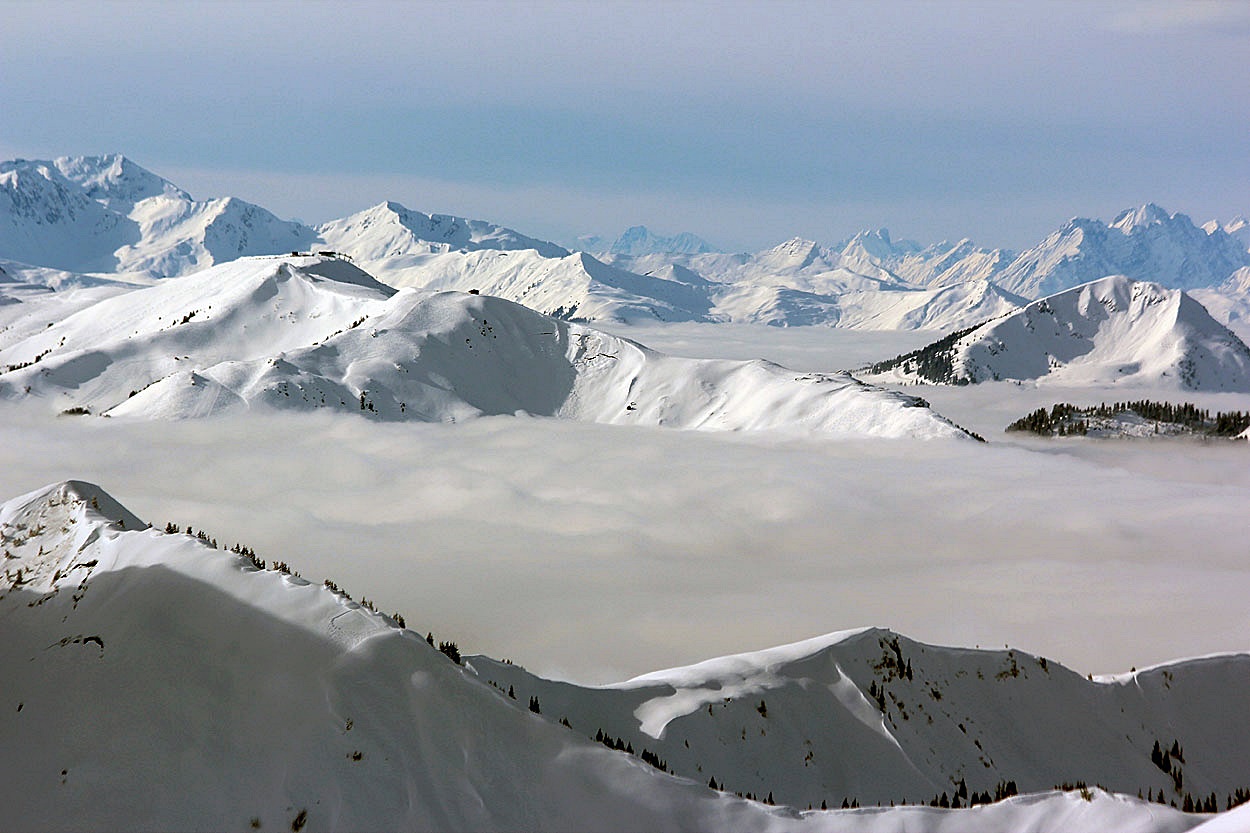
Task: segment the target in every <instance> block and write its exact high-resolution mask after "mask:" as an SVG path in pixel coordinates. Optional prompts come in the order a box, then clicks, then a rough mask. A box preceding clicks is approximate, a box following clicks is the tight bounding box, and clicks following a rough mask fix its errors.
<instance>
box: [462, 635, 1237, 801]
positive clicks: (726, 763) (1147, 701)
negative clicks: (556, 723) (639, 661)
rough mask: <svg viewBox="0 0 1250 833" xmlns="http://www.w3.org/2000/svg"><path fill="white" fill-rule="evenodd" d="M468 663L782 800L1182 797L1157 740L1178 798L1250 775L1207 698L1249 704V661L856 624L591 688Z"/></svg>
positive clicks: (724, 780) (713, 774) (588, 728)
mask: <svg viewBox="0 0 1250 833" xmlns="http://www.w3.org/2000/svg"><path fill="white" fill-rule="evenodd" d="M467 662H468V665H469V666H470V667H471V668H473V669H474V670H475V671H476V673H478V674H479V676H481V677H482V678H483V679H486V680H488V681H490V682H493V683H494V684H495V685H497V686H499V687H500V688H501V689H503V690H509V689H512V690H514V691H515V694H516V696H517V698H518V699H519V700H521V701H523V702H528V700H529V698H530V697H537V698H538V700H539V702H540V704H541V707H542V709H543V713H544V714H548V715H552V716H561V717H567V719H568V720H569V721H570V722H571V724H572V725H573V726H574V727H575V728H577V729H579V730H581V731H582V732H583V733H585V734H587V735H588V736H591V737H594V736H595V735H596V733H597V732H598V731H599V730H603V731H605V732H607V733H608V734H610V735H611V736H612V737H614V738H616V737H620V738H623V739H625V740H626V741H627V742H628V743H629V744H630V745H632V747H633V748H634V750H635V751H637V752H641V751H642V750H643V749H644V748H645V749H647V750H649V751H651V752H654V753H656V754H657V755H658V756H659V757H660V758H661V759H662V760H664V761H665V762H666V763H667V765H668V766H669V768H670V769H671V770H672V771H674V772H676V773H678V774H681V775H686V776H687V777H690V778H700V777H702V778H709V777H710V778H715V779H716V781H717V783H718V784H722V785H724V787H725V788H726V789H728V790H730V791H737V792H744V793H746V792H750V793H755V794H757V795H761V796H762V795H765V794H767V793H772V794H773V795H774V797H775V798H776V799H777V800H778V801H782V802H785V803H788V804H791V805H795V806H806V805H807V804H808V803H812V804H814V805H816V806H819V804H820V802H821V801H822V800H825V801H828V802H829V805H830V806H836V805H840V804H841V801H842V799H843V798H858V799H859V801H860V802H861V803H862V802H868V801H870V802H873V803H880V804H886V803H889V802H891V801H894V802H900V801H902V800H903V799H908V800H909V801H917V800H921V801H928V800H929V799H931V798H933V797H936V796H937V795H939V794H940V793H942V792H947V793H948V794H951V795H953V794H954V789H955V786H956V785H957V784H959V782H960V781H961V780H964V781H965V783H966V786H967V789H968V790H972V791H978V792H979V791H988V792H990V793H991V794H992V793H993V792H994V789H995V786H996V785H997V784H999V783H1001V782H1006V781H1008V780H1011V781H1015V782H1016V783H1017V785H1018V786H1019V788H1020V789H1021V790H1022V791H1029V792H1036V791H1041V790H1045V789H1048V788H1050V787H1052V786H1054V785H1057V784H1061V783H1063V782H1068V783H1074V782H1078V781H1081V782H1086V783H1088V784H1090V785H1091V786H1092V785H1094V784H1099V785H1102V786H1104V787H1106V788H1109V789H1112V790H1115V791H1118V792H1124V793H1130V794H1136V792H1137V791H1138V790H1141V792H1142V793H1143V794H1145V793H1146V792H1147V790H1149V791H1151V792H1153V793H1155V794H1158V793H1159V792H1160V791H1163V792H1164V794H1165V795H1166V797H1167V798H1168V799H1169V800H1172V799H1175V800H1177V802H1178V804H1179V803H1181V801H1182V799H1183V795H1184V793H1183V792H1178V791H1177V790H1176V787H1175V784H1174V782H1173V780H1172V778H1171V777H1170V776H1169V775H1168V774H1166V773H1164V772H1163V771H1161V770H1160V768H1159V767H1158V766H1156V765H1155V764H1154V763H1152V761H1151V750H1152V748H1153V746H1154V744H1155V743H1156V742H1158V743H1159V744H1160V745H1161V746H1163V747H1165V748H1167V747H1170V746H1171V744H1172V742H1173V741H1174V740H1178V741H1179V743H1180V744H1181V746H1182V747H1183V750H1182V751H1183V755H1184V763H1183V766H1182V764H1181V763H1180V762H1178V763H1177V766H1178V767H1182V768H1183V770H1184V774H1183V779H1184V780H1183V784H1184V790H1186V791H1189V792H1191V793H1193V794H1195V795H1202V796H1206V795H1208V794H1209V793H1210V792H1215V793H1217V795H1218V796H1219V800H1220V806H1221V807H1223V806H1224V804H1223V802H1224V800H1225V798H1226V796H1227V795H1228V794H1230V793H1232V792H1233V791H1234V790H1235V789H1238V788H1240V787H1241V786H1242V782H1243V781H1244V780H1245V777H1246V773H1247V772H1248V771H1250V753H1248V752H1247V750H1250V731H1247V730H1246V729H1245V728H1244V727H1242V726H1241V725H1240V724H1239V723H1238V721H1236V719H1234V718H1231V716H1230V713H1229V712H1228V711H1227V710H1224V709H1222V708H1220V707H1219V706H1218V705H1217V703H1218V701H1219V700H1221V699H1222V698H1224V697H1229V698H1233V699H1236V698H1240V697H1244V696H1246V694H1247V680H1250V655H1248V654H1228V655H1218V656H1210V657H1203V658H1198V659H1192V660H1184V661H1179V662H1172V663H1166V664H1161V665H1158V666H1155V667H1152V668H1149V669H1143V670H1141V671H1137V672H1134V673H1131V674H1123V675H1118V676H1115V677H1106V678H1097V679H1086V678H1085V677H1082V676H1081V675H1079V674H1076V673H1074V672H1072V671H1071V670H1069V669H1067V668H1065V667H1063V666H1062V665H1060V664H1058V663H1056V662H1053V661H1047V660H1046V659H1044V658H1040V657H1036V656H1033V655H1030V654H1027V653H1024V652H1022V651H1016V650H1011V649H1004V650H1001V651H987V650H970V649H964V648H944V647H938V646H934V645H926V644H923V643H920V642H915V641H913V640H910V639H908V638H907V637H905V636H900V635H898V634H895V633H892V632H890V631H888V630H884V629H880V628H864V629H858V630H851V631H842V632H838V633H833V634H828V635H825V636H821V637H816V638H813V639H808V640H805V641H802V642H798V643H794V644H792V645H786V646H781V647H778V648H772V649H768V650H764V651H756V652H752V653H745V654H737V655H732V656H727V657H722V658H719V659H714V660H708V661H705V662H701V663H698V664H696V665H692V666H689V667H685V668H675V669H669V670H666V671H658V672H654V673H650V674H645V675H643V676H640V677H636V678H634V679H632V680H629V681H627V682H623V683H619V684H616V685H610V686H603V687H597V688H591V687H584V686H577V685H574V684H571V683H564V682H552V681H549V680H544V679H541V678H539V677H536V676H534V675H532V674H529V673H528V672H526V671H525V670H524V668H522V667H520V666H517V665H510V664H506V663H497V662H495V661H492V660H487V659H485V658H480V657H472V658H470V659H469V660H468V661H467ZM908 669H909V672H908ZM877 688H879V689H880V691H881V695H880V698H881V702H883V703H884V707H883V706H882V705H880V703H879V702H878V701H877V700H875V699H874V694H873V692H874V690H875V689H877ZM776 762H784V763H783V764H781V765H778V764H777V763H776Z"/></svg>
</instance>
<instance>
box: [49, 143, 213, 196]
mask: <svg viewBox="0 0 1250 833" xmlns="http://www.w3.org/2000/svg"><path fill="white" fill-rule="evenodd" d="M52 164H53V165H54V166H55V167H56V169H57V171H59V172H60V174H61V176H63V177H65V178H66V179H68V180H69V181H70V182H73V183H74V184H75V185H78V186H79V187H80V188H82V189H83V190H84V191H85V192H86V194H87V196H88V197H90V198H91V199H93V200H99V201H100V202H103V203H104V204H105V205H106V206H107V207H109V208H114V209H118V210H128V209H129V207H133V205H134V204H135V203H137V202H139V201H140V200H145V199H148V198H149V197H160V196H165V197H170V198H173V199H179V200H190V199H191V196H190V195H189V194H188V193H187V192H186V191H183V190H182V189H181V188H179V187H177V186H176V185H174V184H173V183H172V182H170V181H169V180H167V179H165V178H164V177H162V176H158V175H157V174H154V173H152V172H151V171H149V170H148V169H147V168H144V167H142V166H141V165H138V164H136V163H135V162H134V161H132V160H131V159H130V158H129V157H126V156H123V155H122V154H120V153H108V154H104V155H102V156H62V157H59V158H57V159H55V160H53V162H52Z"/></svg>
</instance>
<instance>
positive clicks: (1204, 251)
mask: <svg viewBox="0 0 1250 833" xmlns="http://www.w3.org/2000/svg"><path fill="white" fill-rule="evenodd" d="M1244 266H1250V253H1248V252H1247V251H1246V247H1245V245H1243V244H1242V243H1240V242H1239V241H1237V240H1236V239H1235V238H1233V237H1231V236H1229V235H1228V234H1227V233H1226V232H1225V231H1224V230H1223V229H1220V228H1214V229H1212V230H1211V231H1209V232H1208V231H1206V230H1204V229H1202V228H1199V227H1197V226H1195V225H1194V224H1193V222H1191V221H1190V219H1189V218H1188V217H1186V216H1185V215H1184V214H1169V213H1168V212H1167V211H1165V210H1163V209H1162V208H1160V207H1159V206H1157V205H1154V204H1147V205H1144V206H1142V207H1140V208H1137V209H1132V210H1129V211H1125V212H1123V213H1121V214H1120V215H1119V216H1118V217H1116V218H1115V220H1114V221H1113V222H1112V223H1111V224H1110V225H1105V224H1103V223H1101V222H1099V221H1098V220H1088V219H1082V218H1076V219H1073V220H1070V221H1068V222H1067V223H1065V224H1064V225H1063V227H1061V228H1060V229H1058V230H1057V231H1055V232H1053V233H1052V234H1050V235H1049V236H1048V237H1047V238H1046V239H1045V240H1043V241H1042V242H1041V243H1039V244H1038V245H1036V246H1034V247H1033V248H1031V249H1028V250H1027V251H1024V252H1021V253H1020V255H1019V256H1018V257H1017V258H1016V259H1015V260H1014V261H1012V262H1011V263H1010V264H1009V265H1008V266H1007V267H1006V268H1004V269H1003V270H1002V271H1001V272H999V273H997V274H996V275H995V276H994V277H993V278H992V280H994V281H995V282H996V283H998V284H1000V285H1001V286H1002V287H1003V288H1004V289H1007V290H1008V291H1011V292H1014V293H1016V294H1018V295H1024V296H1026V297H1029V298H1038V297H1041V296H1043V295H1051V294H1053V293H1055V292H1059V291H1061V290H1064V289H1070V288H1071V287H1074V286H1078V285H1080V284H1083V283H1087V282H1089V281H1092V280H1096V279H1098V278H1102V277H1106V276H1107V275H1127V276H1128V277H1130V278H1133V279H1134V280H1139V281H1153V282H1155V283H1159V284H1162V285H1163V286H1166V287H1170V288H1173V289H1195V288H1198V287H1210V286H1216V285H1218V284H1220V283H1221V282H1223V281H1224V280H1225V279H1227V278H1228V276H1229V275H1231V274H1232V273H1233V272H1235V271H1236V270H1237V269H1240V268H1242V267H1244Z"/></svg>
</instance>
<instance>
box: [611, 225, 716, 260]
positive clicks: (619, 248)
mask: <svg viewBox="0 0 1250 833" xmlns="http://www.w3.org/2000/svg"><path fill="white" fill-rule="evenodd" d="M712 250H713V249H712V247H711V246H709V245H708V243H707V242H706V241H705V240H703V239H702V238H700V237H698V236H696V235H694V234H691V233H690V232H688V231H683V232H681V233H680V234H674V235H672V236H667V237H666V236H664V235H659V234H654V233H653V232H652V231H651V230H650V229H648V228H647V227H646V226H630V227H629V228H627V229H626V230H625V232H624V233H623V234H622V235H621V236H620V237H618V238H616V240H615V241H614V242H613V243H612V245H611V246H610V247H609V248H608V251H609V252H610V253H611V254H616V255H633V256H641V255H650V254H685V255H697V254H705V253H707V252H711V251H712Z"/></svg>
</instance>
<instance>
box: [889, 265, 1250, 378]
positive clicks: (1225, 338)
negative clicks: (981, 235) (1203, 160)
mask: <svg viewBox="0 0 1250 833" xmlns="http://www.w3.org/2000/svg"><path fill="white" fill-rule="evenodd" d="M873 371H874V372H876V373H883V374H886V375H887V376H891V377H893V378H899V379H905V380H918V379H925V380H928V381H931V382H937V383H940V384H967V383H975V382H984V381H990V380H998V379H1016V380H1042V379H1044V380H1046V381H1047V382H1048V383H1054V384H1069V385H1083V384H1124V385H1143V384H1151V385H1161V386H1171V387H1175V388H1177V389H1183V390H1211V391H1218V390H1230V391H1246V390H1250V349H1248V348H1247V347H1246V345H1245V344H1244V343H1242V342H1241V340H1240V339H1238V338H1237V337H1236V336H1235V335H1233V334H1232V333H1231V332H1229V331H1228V330H1227V329H1226V328H1225V327H1223V326H1222V325H1220V324H1219V323H1217V322H1216V321H1215V320H1214V319H1212V318H1211V316H1210V315H1209V314H1208V313H1207V311H1206V310H1205V309H1203V307H1202V305H1201V304H1199V303H1198V302H1197V301H1195V300H1193V299H1192V298H1190V297H1189V296H1188V295H1186V294H1185V293H1184V292H1182V291H1180V290H1175V289H1164V288H1163V287H1162V286H1159V285H1158V284H1154V283H1146V282H1143V281H1133V280H1131V279H1129V278H1126V277H1123V276H1116V277H1109V278H1103V279H1102V280H1098V281H1093V282H1091V283H1088V284H1086V285H1084V286H1080V287H1076V288H1075V289H1069V290H1066V291H1064V292H1060V293H1058V294H1056V295H1052V296H1050V297H1048V298H1044V299H1042V300H1040V301H1034V302H1033V303H1031V304H1029V305H1028V306H1027V307H1025V308H1024V309H1022V310H1020V311H1018V312H1016V313H1013V314H1011V315H1008V316H1006V317H1004V318H1000V319H998V320H995V321H990V322H987V323H985V324H983V325H981V326H979V327H976V328H973V329H972V330H970V331H967V332H963V333H959V334H956V335H952V336H951V337H947V338H946V339H943V340H941V341H938V342H935V343H934V344H932V345H930V346H929V347H926V348H924V349H922V350H920V351H917V352H916V353H914V354H909V355H908V356H906V357H901V358H900V359H898V360H895V361H893V362H885V363H882V364H881V365H876V366H874V367H873Z"/></svg>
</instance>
